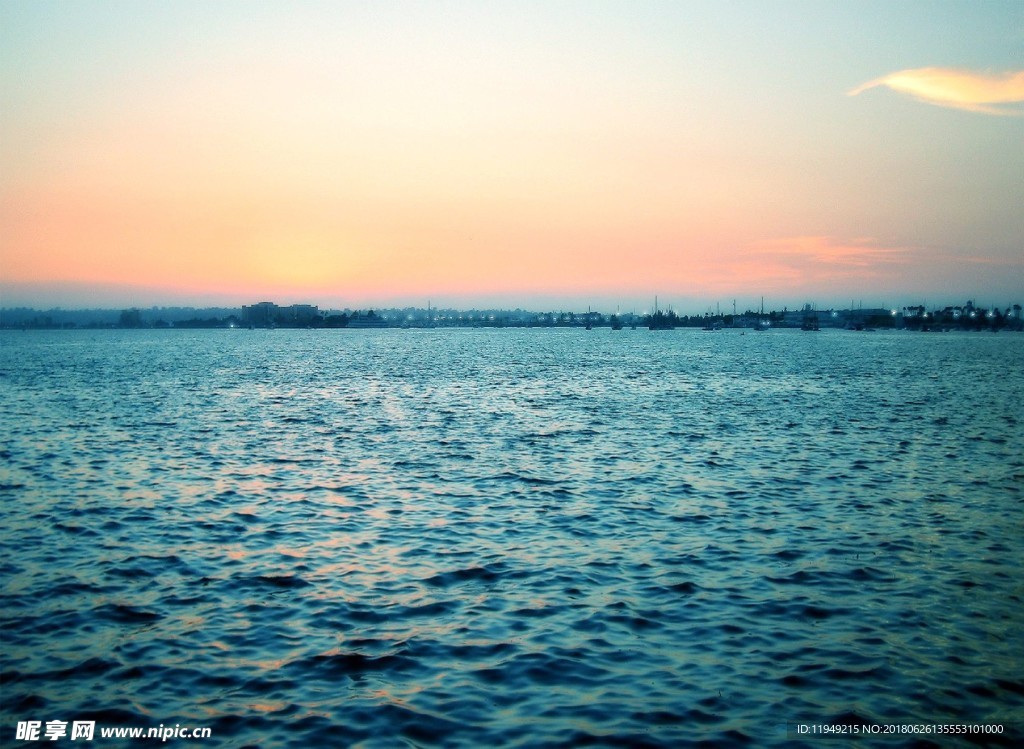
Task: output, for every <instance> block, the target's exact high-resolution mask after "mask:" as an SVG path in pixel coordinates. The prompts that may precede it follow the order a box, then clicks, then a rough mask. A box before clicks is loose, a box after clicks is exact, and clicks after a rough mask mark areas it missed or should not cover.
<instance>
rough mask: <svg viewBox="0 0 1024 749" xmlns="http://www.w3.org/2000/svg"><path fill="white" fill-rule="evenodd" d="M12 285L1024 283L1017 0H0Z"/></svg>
mask: <svg viewBox="0 0 1024 749" xmlns="http://www.w3.org/2000/svg"><path fill="white" fill-rule="evenodd" d="M0 28H2V30H0V62H2V63H3V64H2V65H0V92H2V94H3V97H4V100H5V102H6V104H5V115H4V117H3V119H2V121H0V135H2V137H0V143H2V145H0V198H2V199H0V228H2V231H0V306H5V307H13V306H21V305H25V306H39V307H47V306H63V307H76V306H82V307H103V306H109V307H124V306H136V305H146V306H148V305H150V304H164V305H172V304H181V305H187V306H199V307H201V306H220V305H231V304H248V303H252V301H253V300H257V299H281V300H294V301H295V302H303V301H305V302H309V303H313V304H318V305H320V306H321V307H325V308H332V307H337V308H342V307H352V308H367V307H396V306H409V305H423V304H424V303H425V302H426V300H427V299H434V300H437V301H438V302H439V303H441V304H444V305H446V306H450V307H472V306H485V307H503V306H518V307H522V308H524V309H558V308H572V309H581V308H582V309H585V308H586V307H587V306H593V307H594V308H595V309H596V308H601V309H606V310H607V309H615V308H616V307H621V308H622V309H624V310H625V309H630V308H640V307H647V306H650V305H651V302H652V300H653V297H654V296H655V295H658V296H659V297H660V298H661V299H663V300H666V303H668V304H673V305H675V306H677V308H680V307H681V308H685V309H690V310H703V309H705V308H706V307H708V306H709V305H710V306H714V305H715V304H721V305H722V306H723V307H724V306H725V305H731V303H732V300H733V299H737V300H738V305H739V306H741V307H744V306H750V305H752V304H756V303H757V302H758V300H759V299H760V298H761V297H762V296H764V297H765V298H766V299H771V300H772V304H773V306H775V307H778V308H781V307H783V306H788V307H790V308H795V307H797V306H800V305H802V304H804V303H806V302H811V303H814V304H816V305H818V306H821V307H828V306H839V305H843V306H847V305H849V304H850V303H851V300H852V301H853V302H863V303H864V304H865V306H872V307H874V306H882V305H895V304H910V303H923V304H927V305H929V306H932V305H934V306H943V305H946V304H955V303H962V302H963V301H964V300H965V299H976V300H981V303H987V304H991V305H998V306H1003V305H1005V304H1006V303H1008V302H1015V301H1017V300H1018V299H1019V298H1020V297H1021V295H1022V292H1024V252H1022V250H1024V217H1022V216H1021V212H1020V210H1019V206H1020V205H1021V204H1024V183H1022V180H1021V179H1020V176H1019V175H1020V174H1021V173H1024V148H1021V145H1022V143H1024V117H1022V116H1021V115H1022V114H1024V107H1022V103H1024V70H1022V69H1021V67H1020V59H1021V57H1020V51H1021V46H1022V44H1024V6H1021V5H1020V4H1019V3H1012V2H1006V3H1000V2H992V3H986V4H983V5H980V6H979V5H977V4H973V3H966V2H947V3H901V4H898V5H893V4H891V3H863V4H856V5H841V4H831V3H803V2H792V3H778V4H764V3H736V4H729V5H725V4H720V3H713V4H708V3H698V2H692V3H680V4H661V3H650V2H645V3H638V4H634V3H631V4H625V3H565V4H559V5H557V6H549V5H543V4H538V5H530V4H527V5H521V4H511V3H492V4H486V5H481V4H472V3H455V4H446V5H440V4H413V3H401V2H399V3H383V4H374V5H373V6H372V8H371V7H363V6H360V5H357V4H347V3H342V4H333V3H318V2H308V3H301V4H274V3H271V4H267V5H263V6H258V7H256V6H251V5H249V4H240V3H231V2H226V3H218V4H216V5H209V4H202V3H191V2H180V3H174V4H169V5H168V4H156V3H142V4H137V3H132V4H122V3H105V4H89V5H76V6H66V5H61V4H56V3H46V2H42V3H32V4H6V5H4V6H3V7H2V8H0Z"/></svg>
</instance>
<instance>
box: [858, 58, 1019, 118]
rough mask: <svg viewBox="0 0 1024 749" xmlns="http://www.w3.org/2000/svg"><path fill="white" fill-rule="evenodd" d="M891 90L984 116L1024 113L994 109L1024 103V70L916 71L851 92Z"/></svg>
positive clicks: (894, 74)
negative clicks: (999, 105)
mask: <svg viewBox="0 0 1024 749" xmlns="http://www.w3.org/2000/svg"><path fill="white" fill-rule="evenodd" d="M878 86H887V87H889V88H891V89H892V90H893V91H899V92H900V93H903V94H909V95H910V96H913V97H914V98H915V99H917V100H918V101H923V102H925V103H927V104H936V105H938V106H941V107H953V108H955V109H966V110H967V111H969V112H981V113H983V114H995V115H1016V116H1019V115H1021V114H1024V110H1021V109H1018V108H1013V107H1010V108H1007V107H1005V106H1003V107H998V106H994V105H997V104H1002V105H1007V104H1009V105H1013V104H1020V103H1021V102H1024V70H1017V71H1009V72H1006V73H975V72H973V71H970V70H956V69H953V68H914V69H912V70H900V71H898V72H896V73H889V75H885V76H882V77H881V78H876V79H875V80H873V81H868V82H867V83H865V84H862V85H860V86H858V87H857V88H855V89H853V90H852V91H849V92H847V95H848V96H856V95H857V94H860V93H862V92H864V91H867V90H868V89H870V88H876V87H878Z"/></svg>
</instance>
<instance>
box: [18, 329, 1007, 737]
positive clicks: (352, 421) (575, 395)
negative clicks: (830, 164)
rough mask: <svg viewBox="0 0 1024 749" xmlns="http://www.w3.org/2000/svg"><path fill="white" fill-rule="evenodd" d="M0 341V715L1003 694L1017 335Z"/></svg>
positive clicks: (433, 709) (34, 335)
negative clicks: (0, 587)
mask: <svg viewBox="0 0 1024 749" xmlns="http://www.w3.org/2000/svg"><path fill="white" fill-rule="evenodd" d="M0 347H2V348H0V459H2V460H0V499H2V505H0V570H2V583H3V589H2V605H0V627H2V629H0V643H2V663H0V667H2V678H3V683H2V687H0V689H2V710H0V716H2V723H0V731H2V736H0V744H3V745H4V746H7V745H12V744H14V743H15V742H14V741H13V737H14V726H15V723H16V722H17V721H24V720H41V721H43V722H45V721H47V720H57V719H60V720H69V721H70V720H74V719H78V718H82V719H91V720H96V721H97V723H103V724H107V725H138V726H155V725H158V724H161V723H162V724H167V725H170V724H174V723H180V724H183V725H200V726H209V727H211V729H212V733H213V738H212V739H210V740H207V741H204V742H197V741H180V740H179V741H178V742H173V741H172V742H169V744H173V743H177V745H178V746H200V745H206V746H226V747H242V746H263V747H274V746H295V747H300V746H308V747H312V746H325V747H326V746H362V747H392V746H424V747H476V746H487V745H492V746H495V747H532V746H578V745H587V744H591V745H598V746H671V747H675V746H689V745H691V744H694V745H695V744H698V743H699V742H702V741H704V742H716V743H717V744H720V745H725V744H732V743H736V744H739V743H743V742H747V743H749V744H750V745H756V746H783V745H791V744H793V742H792V741H791V740H790V739H789V738H788V737H787V732H786V723H787V722H788V721H798V720H807V721H813V722H821V721H824V720H828V719H836V718H840V719H854V720H856V719H864V720H877V721H879V722H895V723H905V724H907V723H937V722H943V723H948V722H958V723H959V722H967V721H970V722H977V723H992V722H1002V723H1005V724H1006V725H1007V726H1008V727H1009V726H1010V725H1013V724H1015V725H1017V726H1020V725H1022V724H1024V677H1022V673H1024V413H1022V404H1024V374H1022V368H1021V364H1022V362H1024V336H1021V335H1013V334H1000V335H984V334H973V335H971V334H935V335H929V334H911V333H850V332H846V331H824V332H821V333H813V334H807V333H801V332H799V331H774V332H770V333H754V332H748V333H747V334H746V335H740V334H739V333H738V332H737V331H728V330H727V331H722V332H716V333H706V332H703V331H674V332H654V333H652V332H650V331H646V330H643V331H640V330H638V331H630V330H624V331H610V330H607V329H605V330H594V331H583V330H579V329H576V330H486V331H485V330H450V331H449V330H428V331H388V330H383V331H380V330H363V331H229V330H224V331H200V332H185V331H173V330H168V331H95V332H89V331H65V332H28V333H22V332H9V333H3V334H0ZM96 743H97V744H100V745H105V746H115V745H116V742H113V741H110V740H108V741H106V742H101V741H100V740H99V739H97V740H96ZM833 743H834V742H829V745H833ZM906 743H907V742H903V743H902V744H901V742H900V741H899V740H894V741H887V742H885V745H886V746H900V745H905V744H906ZM938 743H941V744H942V745H948V744H950V743H951V742H950V741H949V740H942V741H941V742H938ZM810 744H813V745H820V744H819V743H818V742H810ZM810 744H809V745H810ZM135 745H136V746H138V743H137V742H136V744H135ZM922 745H928V744H922Z"/></svg>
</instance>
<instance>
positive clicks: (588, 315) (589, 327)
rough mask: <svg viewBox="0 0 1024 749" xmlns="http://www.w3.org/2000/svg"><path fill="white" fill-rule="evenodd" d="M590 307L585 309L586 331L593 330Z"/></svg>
mask: <svg viewBox="0 0 1024 749" xmlns="http://www.w3.org/2000/svg"><path fill="white" fill-rule="evenodd" d="M590 320H591V317H590V307H587V330H593V329H594V324H593V323H592V322H591V321H590Z"/></svg>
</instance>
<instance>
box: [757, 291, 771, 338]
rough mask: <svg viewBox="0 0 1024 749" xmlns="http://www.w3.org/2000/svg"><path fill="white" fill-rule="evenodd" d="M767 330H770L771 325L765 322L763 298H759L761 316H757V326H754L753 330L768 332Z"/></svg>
mask: <svg viewBox="0 0 1024 749" xmlns="http://www.w3.org/2000/svg"><path fill="white" fill-rule="evenodd" d="M769 328H771V323H768V322H765V319H764V297H761V314H759V315H758V316H757V324H756V325H754V330H768V329H769Z"/></svg>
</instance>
